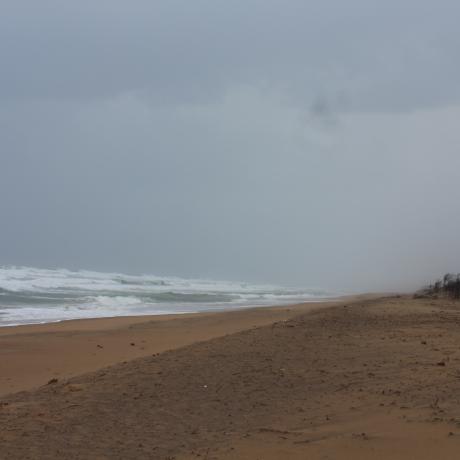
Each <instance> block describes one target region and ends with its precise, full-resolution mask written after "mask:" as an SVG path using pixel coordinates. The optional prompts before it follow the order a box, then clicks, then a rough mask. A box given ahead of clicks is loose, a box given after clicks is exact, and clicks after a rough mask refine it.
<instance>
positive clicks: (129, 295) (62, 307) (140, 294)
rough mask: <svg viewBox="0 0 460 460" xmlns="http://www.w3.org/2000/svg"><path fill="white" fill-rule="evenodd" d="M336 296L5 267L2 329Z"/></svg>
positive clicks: (0, 292) (0, 290) (0, 293)
mask: <svg viewBox="0 0 460 460" xmlns="http://www.w3.org/2000/svg"><path fill="white" fill-rule="evenodd" d="M332 296H333V294H331V293H328V292H325V291H322V290H319V289H303V288H300V289H299V288H286V287H281V286H272V285H258V284H250V283H241V282H231V281H213V280H203V279H183V278H179V277H159V276H154V275H126V274H121V273H103V272H95V271H87V270H81V271H71V270H66V269H53V270H50V269H40V268H32V267H0V326H8V325H16V324H33V323H46V322H55V321H62V320H66V319H80V318H98V317H107V316H131V315H155V314H178V313H195V312H200V311H213V310H226V309H233V308H245V307H251V306H263V305H278V304H287V303H295V302H301V301H317V300H322V299H326V298H330V297H332Z"/></svg>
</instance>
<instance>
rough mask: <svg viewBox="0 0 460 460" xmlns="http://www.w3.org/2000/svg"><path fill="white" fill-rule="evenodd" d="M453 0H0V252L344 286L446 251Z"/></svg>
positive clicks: (452, 153)
mask: <svg viewBox="0 0 460 460" xmlns="http://www.w3.org/2000/svg"><path fill="white" fill-rule="evenodd" d="M459 17H460V4H459V2H458V1H454V0H452V1H448V0H445V1H443V0H440V1H436V2H435V1H433V0H430V1H424V0H410V1H409V0H406V1H404V0H397V1H396V0H386V1H381V0H378V1H375V0H374V1H373V0H348V1H346V2H345V1H343V0H321V1H319V0H318V1H308V0H232V1H229V0H182V1H178V0H161V1H156V0H131V1H126V0H123V1H121V0H91V1H90V0H79V1H73V2H63V1H62V0H55V1H52V0H41V1H39V2H38V1H35V0H29V1H23V0H14V1H13V0H11V1H10V0H0V197H1V198H0V216H1V222H0V223H1V227H0V228H1V234H0V235H1V238H0V264H13V265H30V266H39V267H65V268H71V269H78V268H87V269H97V270H107V271H109V270H110V271H122V272H135V273H139V272H148V273H153V274H158V275H166V274H169V275H177V276H186V277H211V278H227V279H239V280H247V281H265V282H278V283H284V284H300V285H304V286H320V287H325V288H335V289H350V290H375V289H412V288H414V287H417V286H418V285H419V284H423V283H424V282H425V281H428V280H430V279H431V278H432V277H436V276H438V275H441V274H442V273H443V272H445V271H460V235H459V230H460V212H459V204H460V180H459V179H460V60H459V58H458V50H459V49H460V33H459V32H458V26H459V25H458V21H459Z"/></svg>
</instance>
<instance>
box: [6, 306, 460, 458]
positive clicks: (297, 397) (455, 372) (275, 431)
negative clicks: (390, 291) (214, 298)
mask: <svg viewBox="0 0 460 460" xmlns="http://www.w3.org/2000/svg"><path fill="white" fill-rule="evenodd" d="M303 308H311V306H310V307H302V306H297V307H291V308H288V309H287V308H278V309H260V310H251V311H240V312H235V313H222V314H214V315H197V316H194V317H192V316H189V317H183V318H177V319H173V320H170V319H168V318H162V319H160V320H154V319H145V318H142V319H141V318H136V319H123V321H127V322H126V323H124V322H123V321H122V320H107V321H108V322H104V321H99V326H98V325H97V324H96V323H97V322H95V321H88V322H85V323H88V328H86V329H85V328H83V322H72V323H65V324H63V325H54V326H46V327H45V326H41V328H43V329H42V331H41V330H39V328H37V327H30V328H12V329H11V330H10V331H9V332H4V331H2V335H1V337H0V344H1V346H2V348H3V346H4V345H5V344H6V343H8V341H12V342H11V343H13V346H12V347H11V348H10V353H9V354H8V353H6V352H5V353H3V352H2V363H1V364H2V366H4V365H5V364H4V361H8V362H10V367H8V366H6V369H8V368H9V369H11V372H12V373H11V374H10V375H11V376H16V377H17V375H18V374H15V372H17V371H15V367H14V366H13V365H12V364H11V362H12V361H14V360H15V359H19V360H20V359H25V358H24V356H29V357H30V356H33V350H32V349H30V348H29V349H25V350H21V349H20V348H18V347H19V344H20V343H21V340H22V339H26V340H27V343H28V344H29V346H30V347H33V346H35V345H37V346H38V345H40V344H41V345H40V346H43V347H45V348H46V346H48V345H46V344H49V343H51V342H50V340H51V341H54V342H53V343H54V347H58V348H59V347H65V346H66V344H67V343H73V342H72V341H75V345H71V346H70V348H71V349H73V348H72V347H76V349H75V350H74V352H75V353H77V354H78V344H79V343H80V344H81V348H80V353H81V354H82V355H84V356H82V357H81V359H80V361H81V362H80V364H78V366H77V368H78V369H80V370H82V369H84V363H85V362H86V359H85V356H86V355H87V354H88V353H87V351H88V350H89V351H90V353H89V356H92V354H91V353H94V348H91V347H97V345H98V344H99V345H102V346H103V347H104V348H98V349H97V350H95V352H96V356H97V353H99V351H101V352H107V353H109V350H108V349H109V348H110V347H111V346H112V345H113V346H115V343H116V342H117V340H116V337H120V340H121V342H120V344H119V345H118V346H119V347H120V348H119V350H122V348H123V347H122V345H121V344H124V345H123V346H124V347H126V348H128V350H129V351H127V352H126V351H123V353H139V354H141V352H147V351H148V353H149V356H144V357H140V358H135V359H134V357H135V356H139V355H126V354H123V355H121V354H120V355H119V356H118V358H117V353H120V351H118V352H113V354H112V355H111V357H110V359H111V360H112V361H110V360H109V361H104V360H102V361H97V362H96V360H94V361H91V362H90V364H89V367H90V368H94V366H97V365H101V364H110V363H111V362H116V361H117V359H118V360H120V359H124V360H126V361H127V362H125V363H118V364H113V365H111V366H109V367H106V368H104V369H100V370H97V371H95V372H92V373H87V374H85V375H81V376H78V377H74V378H71V379H68V380H66V379H64V378H63V376H67V375H70V374H71V373H73V372H75V369H73V368H72V363H71V362H69V363H67V366H68V367H65V366H64V364H62V363H61V364H60V366H61V367H59V366H58V368H56V369H60V370H59V372H60V376H59V381H58V382H57V383H51V384H49V385H45V386H43V387H42V388H40V389H35V390H33V391H26V392H21V393H17V394H12V395H4V396H3V397H2V399H1V402H0V424H1V428H2V430H1V431H0V458H1V459H27V458H30V459H48V458H49V459H58V458H59V459H66V458H69V459H77V458H78V459H144V458H145V459H150V458H151V459H169V460H171V459H177V460H179V459H196V458H199V459H208V460H210V459H251V460H252V459H261V460H262V459H417V460H419V459H422V460H423V459H434V458H442V459H458V458H460V425H459V424H460V348H459V343H460V305H459V304H454V303H451V302H448V301H444V300H437V301H432V300H413V299H410V298H408V297H387V298H381V299H370V298H367V299H361V300H355V301H353V302H350V301H347V303H346V304H345V303H344V302H341V303H340V304H337V305H335V306H331V307H330V308H320V309H316V310H314V311H311V312H305V311H303V310H302V309H303ZM233 315H234V316H233ZM244 318H246V319H247V320H245V319H244ZM130 321H131V322H130ZM254 326H256V327H254ZM47 327H51V328H52V330H48V329H47ZM56 327H57V328H58V329H59V330H58V331H56V330H54V329H53V328H56ZM16 330H17V331H18V332H15V331H16ZM186 330H188V331H189V332H188V333H187V334H186V337H185V338H184V337H183V338H182V339H180V340H179V338H178V340H179V342H177V341H176V342H175V339H174V337H175V336H176V335H177V336H178V337H179V336H182V334H185V332H184V331H186ZM181 331H182V332H181ZM129 334H132V335H129ZM136 334H138V335H136ZM224 334H228V335H224ZM157 335H158V336H161V337H162V339H158V342H155V340H156V339H154V337H156V336H157ZM34 337H35V338H34ZM40 337H41V340H39V339H40ZM132 337H135V338H134V339H133V340H137V342H138V343H136V344H135V345H134V346H131V345H129V344H128V345H126V342H127V341H130V340H131V339H132ZM141 337H142V338H141ZM171 337H172V338H171ZM211 337H214V338H211ZM103 338H107V340H108V341H107V342H105V343H103V344H102V343H97V342H98V341H100V340H102V339H103ZM110 340H111V341H110ZM141 340H145V343H144V344H143V345H142V346H144V350H135V351H133V350H132V349H135V348H137V347H138V346H140V344H141ZM68 341H70V342H68ZM150 341H151V342H150ZM87 342H89V343H91V347H90V346H89V345H88V343H87ZM14 344H15V345H14ZM59 344H60V345H59ZM109 344H110V345H109ZM187 344H189V345H187ZM181 345H186V346H181ZM177 346H181V347H180V348H177ZM15 347H16V348H15ZM24 347H26V345H24ZM88 347H89V348H88ZM148 347H152V348H148ZM155 347H156V349H157V350H158V351H161V350H165V349H169V351H164V352H162V353H160V354H156V352H155V356H152V350H154V349H155ZM173 348H175V349H173ZM40 350H42V349H40ZM48 350H49V351H50V352H51V353H55V354H56V356H58V355H59V349H55V348H52V349H48ZM132 358H133V359H132ZM29 359H30V358H29ZM72 359H73V358H71V359H70V361H71V360H72ZM88 359H89V358H88ZM101 359H102V358H101ZM35 360H36V361H37V363H31V364H34V365H35V366H36V367H35V369H40V368H41V366H40V362H45V361H46V362H48V363H50V359H49V358H48V357H45V356H43V350H42V351H37V353H36V355H35ZM24 362H27V361H24ZM62 366H64V367H62ZM53 372H58V371H56V370H54V371H53ZM50 376H51V374H50V375H49V376H48V375H47V376H46V379H48V378H49V377H50ZM3 377H5V375H4V374H3V373H2V378H3ZM44 377H45V374H43V378H44ZM21 378H22V382H23V383H22V384H21V385H22V386H23V387H24V388H25V387H27V385H29V386H33V385H36V384H37V383H38V381H37V380H35V379H34V378H33V377H30V376H29V377H27V371H26V370H25V371H24V373H23V374H22V377H21ZM43 378H41V380H40V381H43ZM46 379H45V380H46ZM4 390H5V387H4Z"/></svg>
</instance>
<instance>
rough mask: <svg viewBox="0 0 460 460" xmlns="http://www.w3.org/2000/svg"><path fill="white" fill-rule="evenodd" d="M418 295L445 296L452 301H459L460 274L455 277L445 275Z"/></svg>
mask: <svg viewBox="0 0 460 460" xmlns="http://www.w3.org/2000/svg"><path fill="white" fill-rule="evenodd" d="M420 294H421V295H423V296H446V297H450V298H452V299H460V273H458V274H456V275H454V274H452V273H446V274H445V275H444V277H443V278H442V279H439V280H437V281H435V282H434V283H432V284H430V285H429V286H427V287H426V288H424V289H423V290H422V291H421V292H420V293H419V295H420Z"/></svg>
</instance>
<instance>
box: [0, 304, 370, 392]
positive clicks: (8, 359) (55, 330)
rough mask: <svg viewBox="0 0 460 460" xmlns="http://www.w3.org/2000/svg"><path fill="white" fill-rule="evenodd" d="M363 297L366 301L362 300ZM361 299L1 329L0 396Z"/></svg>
mask: <svg viewBox="0 0 460 460" xmlns="http://www.w3.org/2000/svg"><path fill="white" fill-rule="evenodd" d="M364 296H365V295H364ZM359 297H360V296H350V297H348V296H347V297H341V298H339V299H334V300H333V301H321V302H306V303H300V304H293V305H281V306H276V305H275V306H266V307H265V306H264V307H251V308H239V309H236V310H227V311H217V312H216V311H213V312H198V313H184V314H170V315H142V316H118V317H116V316H115V317H106V318H91V319H72V320H63V321H59V322H53V323H41V324H25V325H17V326H4V327H0V396H3V395H6V394H10V393H14V392H17V391H24V390H32V389H34V388H38V387H40V386H42V385H45V384H46V383H47V382H48V381H50V380H51V379H60V380H62V379H68V378H71V377H75V376H77V375H81V374H85V373H87V372H93V371H96V370H98V369H101V368H103V367H107V366H111V365H114V364H117V363H120V362H124V361H130V360H132V359H136V358H140V357H144V356H149V355H150V356H151V355H152V354H156V353H161V352H163V351H165V350H171V349H176V348H180V347H183V346H187V345H190V344H192V343H195V342H198V341H205V340H210V339H213V338H216V337H221V336H224V335H228V334H232V333H235V332H240V331H242V330H246V329H250V328H254V327H260V326H264V325H267V324H271V323H273V322H275V321H280V320H282V321H284V320H288V319H290V318H292V317H294V316H296V315H298V314H301V313H306V312H308V311H312V310H315V309H318V308H327V307H328V306H332V305H335V304H337V303H340V302H344V301H351V300H352V299H357V298H359Z"/></svg>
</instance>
